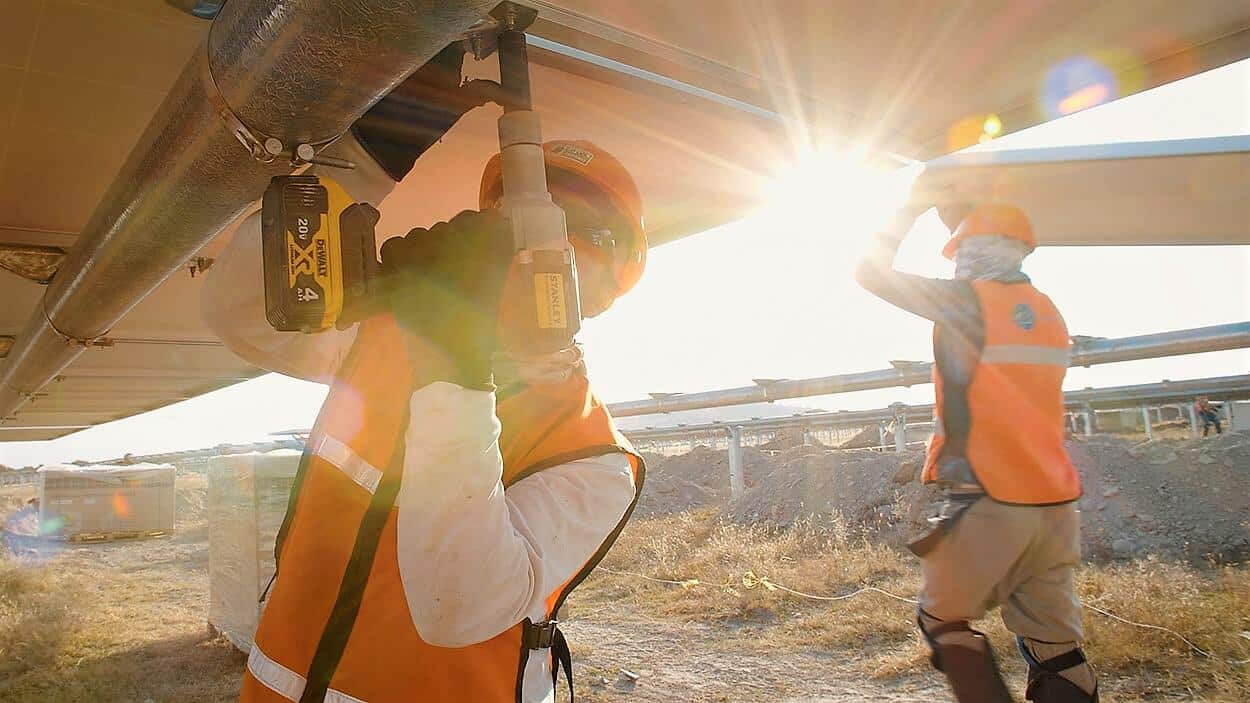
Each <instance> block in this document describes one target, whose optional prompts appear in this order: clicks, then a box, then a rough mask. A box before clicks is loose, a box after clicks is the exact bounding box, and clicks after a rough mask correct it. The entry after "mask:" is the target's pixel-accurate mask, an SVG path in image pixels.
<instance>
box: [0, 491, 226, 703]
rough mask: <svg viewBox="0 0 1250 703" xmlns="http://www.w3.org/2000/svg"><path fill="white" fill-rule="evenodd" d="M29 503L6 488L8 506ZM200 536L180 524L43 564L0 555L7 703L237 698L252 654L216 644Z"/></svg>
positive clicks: (2, 675)
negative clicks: (246, 657)
mask: <svg viewBox="0 0 1250 703" xmlns="http://www.w3.org/2000/svg"><path fill="white" fill-rule="evenodd" d="M26 497H27V496H26V495H18V494H17V492H16V491H14V489H5V490H2V491H0V505H8V506H9V507H10V508H16V507H20V506H21V505H23V504H24V503H25V498H26ZM2 515H3V512H0V516H2ZM202 540H203V525H202V524H196V525H185V524H180V526H179V532H178V533H177V534H176V535H175V536H174V537H172V538H162V539H155V540H136V541H127V542H117V543H112V544H101V545H83V546H77V545H64V544H62V545H60V546H59V547H55V546H53V547H49V548H46V549H44V551H43V553H42V556H41V557H40V558H39V559H38V560H34V559H32V558H30V557H29V556H27V557H23V558H21V559H17V558H14V557H12V556H9V555H6V553H5V551H4V549H3V547H0V701H4V702H6V703H7V702H8V701H14V702H17V701H22V702H25V701H39V702H40V703H78V702H80V701H81V702H84V703H86V702H88V701H90V702H92V703H94V702H96V701H100V702H111V701H119V702H120V701H126V702H137V703H147V702H149V701H150V702H151V703H160V702H162V701H171V702H172V701H197V702H198V701H233V700H234V699H235V698H236V697H237V695H238V681H239V675H240V672H241V671H242V666H243V658H242V656H241V655H239V654H238V653H237V652H236V651H235V650H233V649H232V648H231V647H229V645H227V644H225V643H224V642H223V641H222V640H214V639H210V638H209V637H208V636H207V631H206V629H205V607H206V606H205V603H206V596H207V563H206V559H205V557H206V549H205V547H204V545H203V541H202Z"/></svg>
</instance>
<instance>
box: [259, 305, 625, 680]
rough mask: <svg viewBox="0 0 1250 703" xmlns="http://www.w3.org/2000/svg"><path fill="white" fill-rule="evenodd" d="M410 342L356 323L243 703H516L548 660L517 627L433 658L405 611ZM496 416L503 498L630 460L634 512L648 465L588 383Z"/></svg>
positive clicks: (314, 439) (520, 400)
mask: <svg viewBox="0 0 1250 703" xmlns="http://www.w3.org/2000/svg"><path fill="white" fill-rule="evenodd" d="M405 334H406V333H404V332H403V330H401V329H400V328H399V326H398V325H397V324H396V323H395V322H394V321H393V320H392V319H390V318H374V319H372V320H370V321H367V322H365V323H362V324H361V326H360V328H359V331H358V333H357V338H356V343H355V345H354V346H353V348H352V351H351V353H350V354H349V356H348V359H347V361H346V363H345V364H344V365H343V368H342V369H341V371H340V375H339V377H338V378H337V379H336V380H335V383H334V385H333V386H332V387H331V390H330V395H329V396H328V398H327V400H326V404H325V406H324V407H323V408H322V411H321V414H320V415H319V416H318V420H317V424H316V426H315V427H314V429H313V433H312V436H311V437H310V439H309V442H308V446H307V448H306V453H305V457H304V461H303V462H302V463H301V473H300V475H298V476H297V478H296V484H295V489H294V490H293V494H292V500H291V505H292V506H293V507H292V508H291V510H290V511H289V513H288V516H287V519H286V521H285V526H284V528H283V532H280V534H283V533H286V537H285V538H284V540H283V544H282V545H280V550H281V553H282V555H283V561H282V565H281V577H280V578H278V579H277V580H276V582H275V584H274V587H273V590H272V592H271V595H270V600H269V602H268V605H267V606H266V608H265V611H264V613H263V614H262V616H261V623H260V627H259V628H258V630H257V635H256V638H255V639H256V644H255V645H254V648H253V652H254V653H255V655H254V656H255V664H254V665H253V664H252V663H251V662H249V672H250V673H249V675H248V676H245V677H244V683H243V691H242V699H243V700H245V701H248V702H249V703H251V702H252V701H256V702H258V703H259V702H261V701H263V702H264V703H270V702H271V701H276V700H278V699H277V698H276V697H275V694H276V696H280V697H281V699H283V700H290V701H305V702H306V703H311V702H312V701H316V703H322V702H323V701H324V702H328V703H360V702H361V701H368V703H395V702H398V701H410V700H421V701H423V702H427V703H451V702H452V701H456V702H459V701H468V700H472V701H482V703H512V702H513V701H517V700H520V696H521V691H522V683H523V681H524V672H525V666H526V662H527V661H528V660H529V658H530V657H531V656H536V657H551V653H549V652H546V651H541V650H531V649H530V648H528V647H526V646H524V644H523V642H524V638H523V634H524V625H523V623H517V624H516V625H514V626H513V627H510V628H508V629H507V630H505V631H503V632H501V633H499V634H498V635H496V636H495V637H493V638H491V639H489V640H486V641H484V642H479V643H476V644H472V645H468V646H464V647H454V648H445V647H436V646H433V645H430V644H428V643H426V642H424V641H423V640H422V639H421V636H420V633H418V632H417V631H416V629H415V626H414V624H413V622H412V619H411V616H410V613H409V612H407V601H406V594H405V591H404V584H403V577H402V574H401V573H400V571H399V560H398V553H397V550H398V537H397V531H398V529H399V527H398V525H399V515H400V512H401V511H400V509H399V508H397V507H396V506H395V505H394V502H393V501H394V493H395V492H397V490H398V485H399V481H400V480H401V478H402V472H403V465H404V462H403V456H404V447H403V439H404V434H405V432H404V431H405V428H406V427H407V423H408V421H409V418H408V406H409V401H410V398H411V394H412V391H413V389H412V388H411V385H412V374H411V362H410V360H409V357H408V351H407V340H406V339H405ZM496 415H497V417H498V419H499V422H500V425H501V428H502V431H501V434H500V438H499V450H500V453H501V454H502V457H503V476H502V480H503V486H504V488H505V490H506V489H507V487H508V486H511V485H513V484H515V483H516V482H517V481H520V480H521V479H523V478H525V477H526V476H529V475H532V474H533V473H537V472H538V471H541V470H544V469H546V468H550V467H554V466H561V465H565V464H568V463H569V462H572V461H575V460H577V459H581V458H588V457H591V456H601V455H604V454H607V453H611V452H621V453H625V454H627V455H628V456H629V457H630V464H631V468H632V469H633V471H634V482H635V489H636V493H635V496H634V501H635V503H636V501H637V492H640V491H641V489H642V484H643V480H644V473H645V467H644V466H643V463H642V460H641V458H640V457H638V455H637V454H636V453H634V452H633V450H632V449H631V448H630V445H629V442H628V440H626V439H625V438H624V437H623V436H622V435H621V434H620V433H619V432H618V431H617V430H616V428H615V425H614V423H613V422H612V418H611V416H610V415H609V414H608V413H607V410H606V408H605V407H604V405H603V404H602V402H600V401H599V400H598V398H596V397H595V396H594V394H593V393H592V392H591V391H590V388H589V384H588V382H587V381H586V379H585V376H584V375H574V377H572V378H570V379H569V381H568V382H566V383H564V384H560V385H558V386H550V387H542V388H538V389H525V390H522V391H520V392H518V393H516V394H515V395H513V396H510V397H507V398H503V399H498V401H497V404H496ZM360 488H363V489H364V491H365V492H362V491H360V490H359V489H360ZM632 508H633V505H632V504H631V506H630V508H629V510H627V511H626V513H625V515H626V518H622V520H621V521H620V523H619V524H618V526H617V529H616V530H615V531H614V532H613V533H612V534H611V535H609V536H607V537H606V539H605V540H604V543H603V545H602V546H601V548H600V550H599V552H597V553H596V554H595V555H594V557H592V558H591V560H590V561H589V562H588V563H587V564H586V565H585V566H584V567H583V568H582V569H581V570H579V572H578V573H577V574H575V575H574V576H573V577H572V578H571V579H570V580H569V582H567V583H565V584H562V585H560V587H558V588H556V589H555V590H554V591H553V592H551V593H550V594H548V596H547V603H548V609H547V612H546V616H547V617H548V618H551V617H552V616H553V615H554V613H555V611H556V606H558V604H559V603H560V601H562V600H563V598H564V596H566V595H567V594H568V593H569V592H570V591H571V590H572V588H574V587H575V586H576V585H577V583H579V582H580V581H581V580H582V578H584V577H585V576H586V575H587V574H588V573H589V570H590V568H593V566H594V564H596V563H597V562H598V559H599V558H600V557H601V556H602V554H603V552H605V551H606V550H607V548H608V546H610V545H611V543H612V541H613V540H614V539H615V536H616V534H617V533H618V532H619V529H620V527H622V526H623V525H624V522H625V519H627V517H628V515H629V512H630V511H632ZM521 586H524V584H522V585H520V586H519V587H521ZM432 597H435V595H434V594H432Z"/></svg>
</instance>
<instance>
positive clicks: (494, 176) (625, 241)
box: [478, 140, 647, 297]
mask: <svg viewBox="0 0 1250 703" xmlns="http://www.w3.org/2000/svg"><path fill="white" fill-rule="evenodd" d="M543 154H544V156H545V160H546V163H547V180H548V187H549V188H550V189H551V193H552V195H553V196H554V197H555V198H556V199H559V197H560V194H561V189H562V188H568V187H570V186H569V183H570V180H573V181H574V182H577V183H578V185H579V186H580V185H583V184H584V185H586V186H589V187H590V188H592V189H593V190H594V192H596V193H597V194H599V195H602V196H603V197H604V198H605V199H606V200H607V202H609V203H611V205H612V206H613V207H614V208H615V209H616V211H617V214H618V215H620V216H621V217H622V218H623V219H624V220H625V221H626V222H628V223H629V231H628V232H613V235H614V237H615V239H616V242H615V249H614V256H613V261H612V275H613V278H614V279H615V280H616V291H615V293H614V295H613V297H620V296H622V295H624V294H625V293H626V292H628V291H629V289H631V288H633V287H634V284H636V283H638V279H639V278H642V271H643V268H645V267H646V264H647V233H646V228H645V227H644V225H643V219H642V196H641V195H640V194H639V193H638V186H637V184H635V183H634V179H633V177H632V176H630V175H629V171H627V170H625V166H624V165H623V164H621V162H620V161H618V160H617V159H616V157H614V156H612V155H611V154H609V153H608V152H606V151H604V150H603V149H600V148H599V147H597V146H595V145H594V144H592V143H591V142H588V141H583V140H556V141H550V142H547V143H546V144H543ZM561 176H572V177H573V179H569V178H567V177H566V178H561ZM502 197H503V165H502V162H501V160H500V157H499V154H495V155H494V156H493V157H491V160H490V161H489V162H487V163H486V170H485V171H483V173H482V187H481V191H480V193H479V198H478V200H479V206H480V207H481V209H483V210H485V209H487V208H492V207H496V206H497V205H498V204H499V200H500V198H502ZM572 241H573V249H574V251H577V250H578V249H579V248H581V246H586V245H585V244H584V243H581V242H579V241H578V239H577V238H576V237H574V238H573V240H572ZM579 245H580V246H579Z"/></svg>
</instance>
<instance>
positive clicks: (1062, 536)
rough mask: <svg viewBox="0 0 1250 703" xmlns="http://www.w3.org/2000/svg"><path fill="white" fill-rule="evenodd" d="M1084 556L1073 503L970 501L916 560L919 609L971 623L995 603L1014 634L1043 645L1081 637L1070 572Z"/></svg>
mask: <svg viewBox="0 0 1250 703" xmlns="http://www.w3.org/2000/svg"><path fill="white" fill-rule="evenodd" d="M1080 560H1081V524H1080V516H1079V514H1078V513H1077V510H1076V503H1066V504H1064V505H1055V506H1047V507H1033V506H1020V505H1005V504H1003V503H998V502H995V501H994V500H992V499H990V498H988V497H986V498H982V499H980V500H978V501H976V502H975V503H973V504H972V505H971V506H969V507H968V508H967V509H966V511H965V512H964V514H963V515H962V516H961V517H960V518H959V519H958V520H957V521H956V522H955V523H954V525H952V526H951V527H950V528H949V529H948V530H947V532H946V533H945V534H943V535H942V537H941V539H940V540H939V541H938V542H937V544H936V546H934V547H933V548H932V550H931V551H929V552H928V553H926V554H925V555H924V556H923V557H922V558H921V560H920V563H921V573H922V574H923V576H924V586H923V588H922V591H921V594H920V607H921V608H923V609H924V610H925V612H927V613H929V614H930V615H932V616H933V617H935V618H938V619H940V620H944V621H947V622H950V621H955V620H976V619H977V618H980V617H981V616H983V615H985V613H986V612H987V611H988V610H990V609H991V608H993V607H994V606H996V605H998V606H1001V607H1002V617H1003V623H1004V624H1005V625H1006V626H1007V629H1009V630H1011V631H1012V632H1013V633H1015V634H1017V635H1019V636H1021V637H1024V638H1026V639H1030V640H1036V641H1040V642H1079V641H1080V640H1081V639H1083V637H1084V629H1083V627H1082V624H1081V603H1080V600H1078V598H1077V596H1076V591H1075V588H1074V586H1073V579H1072V576H1073V570H1074V569H1075V567H1076V565H1077V563H1079V562H1080Z"/></svg>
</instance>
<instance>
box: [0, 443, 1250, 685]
mask: <svg viewBox="0 0 1250 703" xmlns="http://www.w3.org/2000/svg"><path fill="white" fill-rule="evenodd" d="M1072 452H1073V456H1074V459H1075V460H1076V462H1077V463H1078V465H1079V466H1080V467H1081V469H1082V473H1083V474H1084V475H1085V477H1086V481H1087V495H1086V498H1085V499H1083V502H1082V510H1083V514H1084V515H1085V516H1086V529H1087V531H1089V532H1091V533H1092V535H1093V536H1092V537H1091V539H1090V543H1089V544H1088V545H1087V551H1088V554H1089V555H1090V556H1091V557H1092V558H1093V559H1094V560H1095V561H1099V562H1105V563H1106V564H1107V565H1106V566H1090V567H1088V569H1087V570H1086V572H1085V573H1084V574H1083V576H1082V594H1083V597H1084V598H1085V599H1086V600H1087V602H1092V603H1099V604H1102V606H1103V607H1106V608H1110V609H1113V610H1114V611H1115V612H1119V613H1122V614H1126V615H1128V616H1130V617H1133V618H1135V619H1139V620H1142V621H1148V622H1155V623H1158V624H1162V625H1164V626H1168V627H1172V628H1174V629H1177V630H1180V631H1184V632H1185V633H1186V634H1188V635H1190V636H1191V637H1193V638H1195V639H1196V641H1198V642H1199V644H1200V645H1201V646H1203V647H1205V648H1207V649H1208V650H1213V651H1214V652H1215V653H1216V654H1217V658H1216V659H1203V658H1202V657H1199V656H1196V655H1194V654H1192V652H1190V650H1188V648H1187V647H1185V646H1184V645H1183V644H1181V643H1179V642H1178V641H1177V640H1175V638H1173V637H1172V636H1170V635H1166V634H1161V633H1158V632H1154V631H1141V630H1137V629H1134V628H1131V627H1127V626H1123V625H1119V624H1117V623H1114V622H1111V621H1109V620H1106V619H1102V618H1093V616H1091V618H1092V619H1087V622H1088V623H1089V625H1090V626H1091V628H1092V629H1091V643H1090V646H1091V648H1092V652H1093V653H1094V654H1095V655H1096V661H1099V662H1100V663H1102V664H1103V671H1104V672H1105V674H1106V678H1105V680H1106V681H1107V689H1106V693H1108V694H1109V695H1108V696H1106V699H1108V700H1121V701H1174V700H1175V701H1180V700H1200V701H1230V702H1231V701H1239V700H1247V699H1248V698H1247V696H1250V670H1248V669H1247V666H1246V664H1245V663H1241V664H1233V663H1230V662H1232V661H1239V660H1241V659H1246V658H1247V657H1250V605H1247V602H1250V572H1247V570H1246V569H1245V568H1244V566H1236V565H1235V562H1238V561H1240V560H1244V559H1245V558H1246V554H1247V551H1246V544H1247V543H1246V541H1245V540H1246V536H1247V530H1248V526H1247V519H1250V518H1248V517H1247V516H1250V505H1247V502H1246V501H1247V500H1248V496H1250V485H1247V473H1250V436H1247V435H1244V434H1242V435H1233V434H1229V435H1225V436H1224V437H1223V438H1219V439H1211V440H1208V441H1206V442H1199V441H1193V440H1180V439H1177V440H1161V441H1156V442H1150V443H1142V442H1140V441H1138V440H1137V439H1134V438H1126V437H1114V436H1098V437H1095V438H1093V439H1091V440H1088V441H1087V440H1077V441H1075V442H1074V443H1073V445H1072ZM746 454H747V455H746V466H745V472H746V484H747V487H748V492H747V494H746V495H745V496H744V497H743V498H741V499H739V500H737V501H731V500H729V497H728V495H727V493H728V491H727V485H726V484H727V479H726V478H725V477H726V476H727V471H728V469H727V461H726V458H725V453H724V452H723V451H722V452H717V451H713V450H710V449H706V448H699V449H696V450H695V451H694V452H692V453H690V454H688V455H684V456H678V457H654V458H653V460H652V464H651V466H650V473H649V483H648V488H647V491H646V495H645V498H644V502H643V504H642V505H641V506H640V509H639V517H638V518H637V519H636V520H635V522H634V523H632V524H631V526H630V527H629V528H628V529H627V530H626V532H625V534H624V535H623V536H622V538H621V542H620V543H619V545H618V547H617V549H615V550H614V551H613V552H612V554H610V555H609V558H608V560H607V561H606V562H605V567H606V569H603V570H601V571H600V572H597V573H596V575H595V576H593V577H592V578H591V579H589V580H588V581H587V582H586V584H584V585H583V586H582V588H581V589H580V590H579V591H578V594H577V595H575V596H574V597H573V598H572V599H571V600H570V609H569V613H568V614H567V615H566V618H565V621H566V632H567V634H568V637H569V639H570V642H572V643H573V649H574V658H575V660H576V662H577V663H576V670H577V686H578V699H579V700H585V701H590V702H592V703H607V702H617V701H637V702H650V701H656V702H658V701H666V702H667V701H674V700H682V701H695V702H708V703H711V702H735V701H742V702H744V703H747V702H753V701H761V702H762V701H770V702H773V701H791V702H794V703H797V702H798V701H824V702H825V703H850V702H851V701H865V700H880V701H897V702H903V701H917V702H918V701H940V700H949V698H948V696H947V694H946V693H945V688H944V686H943V684H942V681H941V680H940V678H938V677H937V675H936V674H934V673H933V672H931V671H929V670H928V668H927V665H926V664H925V662H924V652H923V648H922V647H921V646H920V644H919V643H918V642H917V641H916V640H915V638H914V634H913V633H912V625H911V618H912V610H911V608H912V607H913V606H911V605H909V604H906V603H902V602H898V601H895V600H891V599H889V598H885V597H881V596H877V595H874V594H868V595H865V596H861V597H856V598H854V599H852V600H850V601H846V602H845V604H841V603H839V604H829V603H818V602H813V601H810V600H806V599H802V598H797V597H794V596H790V595H787V594H786V593H784V592H781V591H773V590H772V589H771V588H768V587H766V586H762V585H761V583H760V582H759V581H758V580H756V581H755V582H748V581H747V580H746V579H747V578H748V576H749V575H754V574H759V575H760V576H765V577H769V578H773V579H776V582H777V583H781V584H785V585H788V586H790V587H793V588H798V589H800V590H804V591H806V592H810V593H818V594H840V593H845V592H848V591H850V590H853V589H854V588H855V587H856V586H857V585H858V584H863V583H869V584H873V585H876V586H880V587H883V588H886V589H887V590H890V591H892V592H894V593H897V594H902V595H903V596H904V597H906V596H908V595H911V594H912V593H914V591H915V587H916V585H917V584H916V576H915V573H914V564H911V563H909V562H907V560H906V559H905V558H903V557H900V556H899V554H898V552H897V551H893V550H895V549H896V547H897V544H898V543H899V542H900V541H901V540H902V539H903V538H904V536H905V535H906V534H907V533H908V532H909V531H910V530H911V529H912V528H913V527H915V526H916V525H918V524H919V522H920V521H922V520H923V517H924V515H925V510H927V508H928V506H929V504H930V502H931V501H932V499H933V498H934V496H933V494H932V493H931V492H930V491H929V489H927V488H925V487H923V486H920V485H919V484H918V483H917V482H916V481H915V480H914V478H915V473H916V471H917V470H918V468H919V455H918V454H905V455H903V456H902V457H900V456H898V455H894V454H890V453H886V454H879V453H872V452H857V453H849V452H842V453H840V454H837V455H834V454H831V453H830V452H828V451H827V450H826V449H825V448H823V447H814V448H813V447H807V448H804V447H790V448H788V449H785V450H782V451H777V452H767V451H760V450H753V449H748V450H747V453H746ZM204 488H205V487H204V479H203V477H202V476H194V475H189V476H181V477H179V483H178V511H179V512H178V526H177V530H176V532H175V534H174V535H172V536H169V537H164V538H157V539H148V540H142V541H120V542H115V543H105V544H94V545H73V544H71V545H67V544H64V543H59V542H48V541H45V540H42V539H39V538H38V537H31V536H30V533H31V532H33V530H34V528H35V527H37V524H36V523H37V521H35V520H33V519H32V510H33V509H32V507H31V506H29V505H27V502H26V501H27V499H29V498H30V497H31V496H32V495H33V492H32V491H31V490H30V489H29V488H27V489H0V517H3V518H4V523H5V526H6V529H7V530H9V532H7V533H6V534H5V535H4V540H5V545H4V548H0V701H4V702H7V701H14V702H17V701H22V702H25V701H40V702H43V701H47V702H49V703H63V702H69V701H74V702H77V701H138V702H140V703H147V702H151V703H159V702H162V701H180V702H181V701H227V700H233V699H234V698H235V696H236V694H237V687H238V681H239V677H240V676H241V674H242V671H243V667H244V657H243V655H241V654H240V653H238V652H237V651H235V650H234V649H233V648H232V647H231V646H229V645H228V644H227V643H226V642H224V641H223V640H221V639H214V638H212V637H210V635H209V633H208V632H207V628H206V614H207V613H206V611H207V602H208V593H207V590H208V573H207V569H208V547H207V523H206V517H207V515H206V510H205V504H204ZM700 511H701V512H700ZM1156 526H1157V529H1152V528H1153V527H1156ZM14 533H19V534H14ZM21 533H24V534H21ZM1122 539H1130V540H1132V543H1131V544H1130V545H1125V544H1124V543H1123V542H1120V543H1118V546H1119V547H1120V548H1119V549H1117V548H1116V545H1117V542H1116V540H1122ZM1216 564H1224V566H1216ZM1229 564H1234V565H1229ZM644 575H645V576H651V577H658V578H661V579H668V580H675V581H680V582H684V583H682V584H681V585H674V584H667V583H659V582H653V581H648V580H647V579H644V578H642V576H644ZM691 578H699V579H702V580H703V581H702V582H700V583H697V584H692V583H690V582H689V581H688V580H689V579H691ZM984 627H985V628H986V629H987V631H988V632H990V634H991V636H992V638H994V639H995V643H996V646H997V647H998V651H999V653H1000V657H1003V659H1004V669H1005V671H1006V672H1007V675H1008V676H1009V677H1010V678H1013V680H1018V679H1019V677H1020V675H1021V673H1022V672H1021V671H1020V667H1019V664H1018V663H1017V662H1015V661H1014V657H1013V656H1012V655H1011V654H1010V640H1009V639H1007V635H1006V633H1005V631H1003V630H1002V629H1001V626H1000V625H997V624H996V623H995V622H992V621H987V624H986V625H984ZM1239 632H1240V633H1241V634H1240V635H1238V633H1239ZM1017 688H1018V681H1017ZM561 700H563V698H561Z"/></svg>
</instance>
